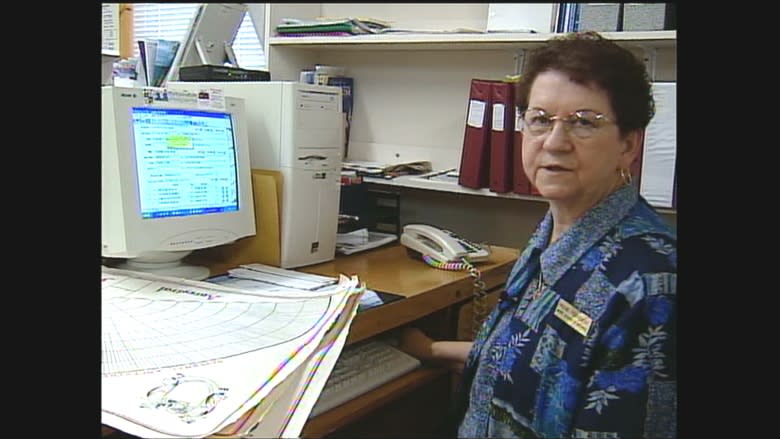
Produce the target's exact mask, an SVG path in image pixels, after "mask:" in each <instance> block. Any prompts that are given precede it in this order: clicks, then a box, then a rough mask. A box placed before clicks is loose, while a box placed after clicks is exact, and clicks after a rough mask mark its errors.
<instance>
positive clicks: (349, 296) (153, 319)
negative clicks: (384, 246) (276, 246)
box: [101, 267, 365, 438]
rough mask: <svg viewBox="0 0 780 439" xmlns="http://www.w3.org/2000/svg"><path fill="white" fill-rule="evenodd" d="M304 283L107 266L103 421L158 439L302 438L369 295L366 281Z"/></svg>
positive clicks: (104, 273) (316, 280) (312, 280)
mask: <svg viewBox="0 0 780 439" xmlns="http://www.w3.org/2000/svg"><path fill="white" fill-rule="evenodd" d="M245 269H246V270H247V271H250V270H251V269H252V267H248V268H245ZM302 276H303V275H302ZM306 276H308V277H305V278H301V279H296V281H297V282H298V283H299V284H300V285H298V284H295V285H298V286H291V287H284V288H276V289H272V291H266V292H260V291H256V290H250V289H246V288H238V287H236V286H231V285H219V284H215V283H211V282H199V281H190V280H185V279H178V278H170V277H163V276H157V275H152V274H146V273H139V272H133V271H125V270H117V269H113V268H107V267H103V270H102V276H101V279H102V282H101V283H102V321H103V323H102V345H103V347H102V366H101V367H102V380H101V392H102V396H101V421H102V423H103V424H104V425H107V426H110V427H113V428H115V429H118V430H122V431H124V432H126V433H129V434H131V435H134V436H140V437H154V438H173V437H206V436H231V437H235V436H239V437H244V436H246V435H248V434H250V432H251V434H252V436H254V437H299V435H300V433H301V431H302V429H303V426H304V424H305V422H306V420H307V419H308V417H309V414H310V413H311V410H312V408H313V407H314V403H315V402H316V401H317V398H318V397H319V395H320V393H321V392H322V389H323V387H324V386H325V382H326V381H327V379H328V377H329V376H330V374H331V372H332V370H333V368H334V366H335V363H336V360H337V358H338V356H339V354H340V353H341V350H342V348H343V347H344V344H345V342H346V338H347V334H348V332H349V328H350V325H351V323H352V320H353V318H354V316H355V313H356V312H357V307H358V301H359V298H360V296H361V295H362V294H363V291H365V285H363V284H361V283H360V282H359V281H358V279H357V278H356V277H352V278H347V277H344V276H342V277H341V279H340V280H339V281H338V282H336V283H333V284H328V282H329V279H327V278H324V279H321V278H320V277H318V276H314V275H306ZM323 282H324V283H323ZM319 284H322V285H321V286H320V287H319V288H310V287H311V286H312V285H319Z"/></svg>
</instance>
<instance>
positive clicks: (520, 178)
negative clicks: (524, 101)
mask: <svg viewBox="0 0 780 439" xmlns="http://www.w3.org/2000/svg"><path fill="white" fill-rule="evenodd" d="M513 143H514V144H513V148H512V149H513V150H514V154H513V162H514V173H513V174H512V183H513V185H512V192H514V193H516V194H520V195H531V182H530V181H529V180H528V176H527V175H525V170H523V124H522V123H520V110H518V109H517V108H516V107H515V138H514V142H513Z"/></svg>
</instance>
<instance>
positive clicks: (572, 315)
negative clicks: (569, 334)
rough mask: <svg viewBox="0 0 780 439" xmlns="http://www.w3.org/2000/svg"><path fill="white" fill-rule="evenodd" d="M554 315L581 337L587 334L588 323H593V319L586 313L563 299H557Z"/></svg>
mask: <svg viewBox="0 0 780 439" xmlns="http://www.w3.org/2000/svg"><path fill="white" fill-rule="evenodd" d="M555 316H556V317H558V318H559V319H561V320H563V322H564V323H566V324H567V325H569V326H571V327H572V328H573V329H574V330H575V331H577V332H579V333H580V334H582V336H583V337H585V336H586V335H588V329H590V324H591V323H593V319H591V318H590V317H588V315H587V314H585V313H584V312H580V310H578V309H577V308H575V307H574V305H572V304H571V303H569V302H567V301H565V300H563V299H560V300H558V306H556V307H555Z"/></svg>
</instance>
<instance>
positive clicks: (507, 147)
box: [489, 82, 515, 193]
mask: <svg viewBox="0 0 780 439" xmlns="http://www.w3.org/2000/svg"><path fill="white" fill-rule="evenodd" d="M490 93H491V102H492V105H493V110H492V113H493V117H492V123H491V127H490V185H489V188H490V191H491V192H497V193H504V192H509V191H511V190H512V186H513V184H512V183H513V181H512V168H513V165H514V160H513V153H514V150H513V145H514V134H515V111H514V108H515V99H514V98H515V94H514V84H512V83H509V82H496V83H493V85H492V86H491V91H490Z"/></svg>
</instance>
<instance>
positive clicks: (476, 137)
mask: <svg viewBox="0 0 780 439" xmlns="http://www.w3.org/2000/svg"><path fill="white" fill-rule="evenodd" d="M492 83H493V81H489V80H484V79H472V80H471V88H470V91H469V108H468V112H467V114H466V131H465V133H464V134H463V150H462V151H461V155H460V170H459V174H458V184H460V185H461V186H465V187H469V188H473V189H480V188H484V187H488V186H489V179H488V176H489V173H490V143H489V142H490V122H491V116H492V114H491V113H492V112H491V110H492V105H491V103H490V89H491V85H492Z"/></svg>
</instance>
